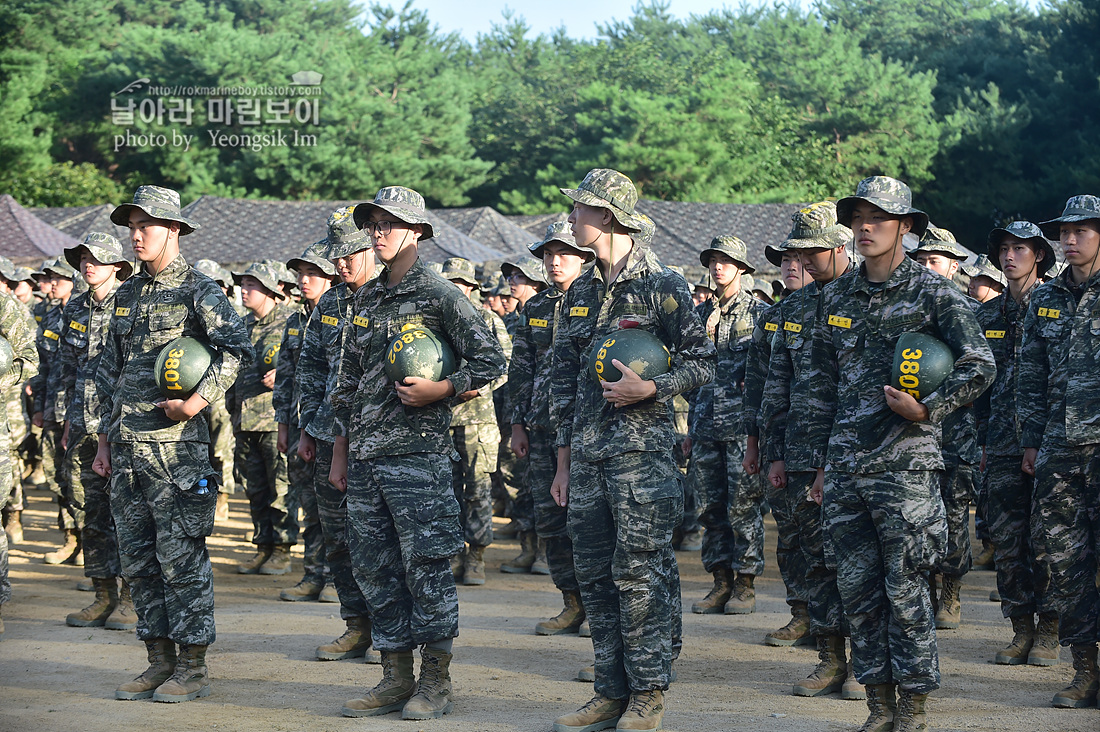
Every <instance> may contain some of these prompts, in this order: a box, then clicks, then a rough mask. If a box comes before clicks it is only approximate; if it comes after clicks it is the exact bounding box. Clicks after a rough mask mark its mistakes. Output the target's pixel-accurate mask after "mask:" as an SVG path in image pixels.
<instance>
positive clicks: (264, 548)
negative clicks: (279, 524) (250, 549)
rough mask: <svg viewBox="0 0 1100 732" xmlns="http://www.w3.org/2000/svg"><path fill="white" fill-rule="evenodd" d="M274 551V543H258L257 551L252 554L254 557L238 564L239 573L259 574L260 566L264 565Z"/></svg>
mask: <svg viewBox="0 0 1100 732" xmlns="http://www.w3.org/2000/svg"><path fill="white" fill-rule="evenodd" d="M274 551H275V545H274V544H258V545H257V546H256V553H255V554H253V555H252V558H251V559H249V560H248V561H247V562H245V563H243V564H238V565H237V574H259V573H260V567H262V566H264V562H266V561H267V560H268V559H270V558H271V554H272V552H274Z"/></svg>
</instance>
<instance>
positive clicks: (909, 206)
mask: <svg viewBox="0 0 1100 732" xmlns="http://www.w3.org/2000/svg"><path fill="white" fill-rule="evenodd" d="M858 201H867V203H870V204H871V205H873V206H878V207H879V208H881V209H882V210H883V211H885V212H886V213H888V214H891V215H893V216H911V217H913V229H912V232H913V234H914V235H915V236H918V237H920V236H924V231H925V229H927V228H928V214H926V213H925V212H924V211H921V210H920V209H916V208H913V192H912V191H910V190H909V186H907V185H905V184H904V183H902V182H901V181H900V180H897V179H896V178H888V177H886V176H885V175H875V176H872V177H870V178H864V179H863V180H861V181H860V182H859V185H857V186H856V192H855V195H852V196H848V197H847V198H842V199H840V200H839V201H837V202H836V219H837V221H839V222H840V223H842V224H844V225H845V226H847V227H849V228H851V225H852V208H853V207H854V206H855V205H856V202H858Z"/></svg>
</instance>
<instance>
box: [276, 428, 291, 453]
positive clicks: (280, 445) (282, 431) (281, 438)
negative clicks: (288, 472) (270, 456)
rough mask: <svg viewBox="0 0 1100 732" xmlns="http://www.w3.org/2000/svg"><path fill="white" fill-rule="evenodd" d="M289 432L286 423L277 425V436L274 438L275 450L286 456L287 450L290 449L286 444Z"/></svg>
mask: <svg viewBox="0 0 1100 732" xmlns="http://www.w3.org/2000/svg"><path fill="white" fill-rule="evenodd" d="M289 432H290V431H289V430H288V429H287V426H286V422H280V423H279V435H278V437H276V438H275V449H276V450H278V451H279V452H281V453H282V454H284V455H286V451H287V448H288V447H290V446H289V445H288V444H287V440H288V435H289Z"/></svg>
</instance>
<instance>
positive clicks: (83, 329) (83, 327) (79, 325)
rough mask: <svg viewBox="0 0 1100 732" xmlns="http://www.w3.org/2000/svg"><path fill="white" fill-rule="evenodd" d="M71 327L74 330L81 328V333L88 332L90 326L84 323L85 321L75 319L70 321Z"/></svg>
mask: <svg viewBox="0 0 1100 732" xmlns="http://www.w3.org/2000/svg"><path fill="white" fill-rule="evenodd" d="M69 327H70V328H72V329H73V330H79V331H80V332H81V333H87V332H88V326H86V325H84V324H83V323H78V322H76V321H75V320H70V321H69Z"/></svg>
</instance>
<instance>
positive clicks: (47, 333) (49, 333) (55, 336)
mask: <svg viewBox="0 0 1100 732" xmlns="http://www.w3.org/2000/svg"><path fill="white" fill-rule="evenodd" d="M42 335H44V336H46V337H47V338H49V339H50V340H51V341H56V340H58V339H59V338H60V337H61V336H59V335H58V334H57V333H54V332H53V331H52V330H50V329H49V328H47V329H46V330H44V331H42Z"/></svg>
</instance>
